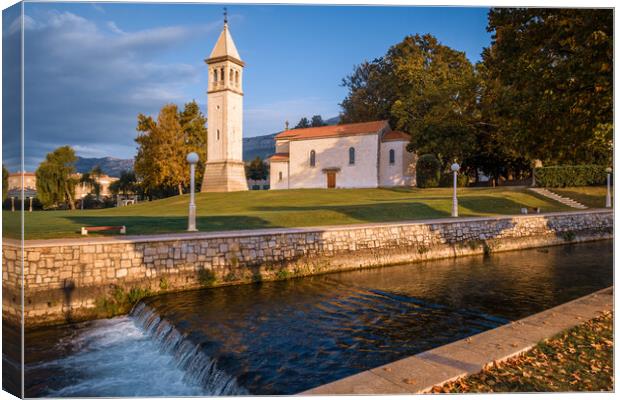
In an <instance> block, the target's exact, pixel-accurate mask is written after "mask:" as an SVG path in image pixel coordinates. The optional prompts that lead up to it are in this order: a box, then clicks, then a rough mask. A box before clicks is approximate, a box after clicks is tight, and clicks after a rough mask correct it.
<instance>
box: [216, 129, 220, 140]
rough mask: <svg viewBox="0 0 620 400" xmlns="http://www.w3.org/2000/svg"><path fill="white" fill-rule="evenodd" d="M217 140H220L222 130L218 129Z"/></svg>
mask: <svg viewBox="0 0 620 400" xmlns="http://www.w3.org/2000/svg"><path fill="white" fill-rule="evenodd" d="M217 140H220V130H219V129H218V130H217Z"/></svg>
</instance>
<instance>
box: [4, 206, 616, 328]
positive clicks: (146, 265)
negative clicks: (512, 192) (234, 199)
mask: <svg viewBox="0 0 620 400" xmlns="http://www.w3.org/2000/svg"><path fill="white" fill-rule="evenodd" d="M612 235H613V212H612V211H610V210H591V211H582V212H562V213H549V214H538V215H519V216H509V217H485V218H483V217H477V218H458V219H436V220H428V221H412V222H400V223H379V224H363V225H347V226H331V227H314V228H287V229H264V230H253V231H230V232H214V233H192V234H175V235H154V236H128V237H125V238H115V237H102V238H88V239H58V240H32V241H25V242H24V248H23V256H24V259H23V266H24V269H23V271H24V277H23V278H24V285H25V286H24V299H25V304H24V318H25V320H24V323H25V325H26V327H27V328H30V327H35V326H42V325H51V324H58V323H70V322H75V321H80V320H88V319H95V318H101V317H106V316H111V315H115V314H119V313H124V312H127V311H128V310H129V309H130V307H131V305H132V304H133V303H135V301H137V300H139V299H140V298H143V297H145V296H149V295H154V294H158V293H166V292H170V291H183V290H192V289H199V288H205V287H216V286H227V285H238V284H247V283H252V282H261V281H271V280H283V279H289V278H293V277H300V276H309V275H316V274H322V273H327V272H336V271H346V270H352V269H360V268H369V267H378V266H385V265H393V264H403V263H412V262H419V261H426V260H434V259H441V258H452V257H460V256H468V255H476V254H490V253H494V252H501V251H509V250H518V249H526V248H535V247H543V246H550V245H558V244H566V243H574V242H583V241H591V240H600V239H609V238H611V237H612ZM21 254H22V253H21V248H20V243H19V242H18V241H14V240H7V239H5V240H4V241H3V266H4V271H5V273H4V276H3V319H4V320H5V321H9V322H10V323H11V322H12V323H16V322H19V319H20V314H21V306H20V288H21V268H20V266H21V264H22V263H21Z"/></svg>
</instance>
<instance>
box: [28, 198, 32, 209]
mask: <svg viewBox="0 0 620 400" xmlns="http://www.w3.org/2000/svg"><path fill="white" fill-rule="evenodd" d="M29 200H30V208H29V209H28V211H29V212H32V196H30V197H29Z"/></svg>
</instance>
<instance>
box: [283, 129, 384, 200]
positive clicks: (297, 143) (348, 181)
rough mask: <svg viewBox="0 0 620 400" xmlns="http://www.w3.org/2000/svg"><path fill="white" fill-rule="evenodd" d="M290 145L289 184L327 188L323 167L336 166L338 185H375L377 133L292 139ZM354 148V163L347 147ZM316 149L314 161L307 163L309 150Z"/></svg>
mask: <svg viewBox="0 0 620 400" xmlns="http://www.w3.org/2000/svg"><path fill="white" fill-rule="evenodd" d="M289 147H290V177H289V179H290V188H291V189H295V188H306V189H309V188H326V187H327V175H326V173H325V172H324V171H323V170H324V169H325V168H339V169H340V170H339V172H337V173H336V187H337V188H364V187H377V186H378V170H377V169H378V156H377V155H378V150H379V148H378V147H379V140H378V135H377V134H369V135H355V136H345V137H337V138H321V139H313V140H292V141H290V144H289ZM350 147H354V148H355V164H354V165H349V148H350ZM311 150H314V151H315V152H316V165H315V166H314V167H311V166H310V151H311Z"/></svg>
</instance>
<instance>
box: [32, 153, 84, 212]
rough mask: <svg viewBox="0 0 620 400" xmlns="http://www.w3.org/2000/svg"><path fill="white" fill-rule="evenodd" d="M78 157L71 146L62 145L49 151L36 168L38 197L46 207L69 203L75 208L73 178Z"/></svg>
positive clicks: (74, 181)
mask: <svg viewBox="0 0 620 400" xmlns="http://www.w3.org/2000/svg"><path fill="white" fill-rule="evenodd" d="M76 161H77V157H76V156H75V152H74V151H73V149H72V148H71V147H69V146H62V147H59V148H57V149H56V150H54V151H53V152H51V153H48V154H47V156H46V157H45V160H44V161H43V162H42V163H41V164H39V167H38V168H37V170H36V177H37V197H38V198H39V200H40V201H41V203H42V204H43V206H44V207H46V208H49V207H55V206H58V205H59V204H60V203H66V204H68V206H69V208H70V209H72V210H75V202H74V197H75V185H76V184H77V180H76V179H75V178H73V176H72V175H73V174H74V173H75V162H76Z"/></svg>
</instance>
